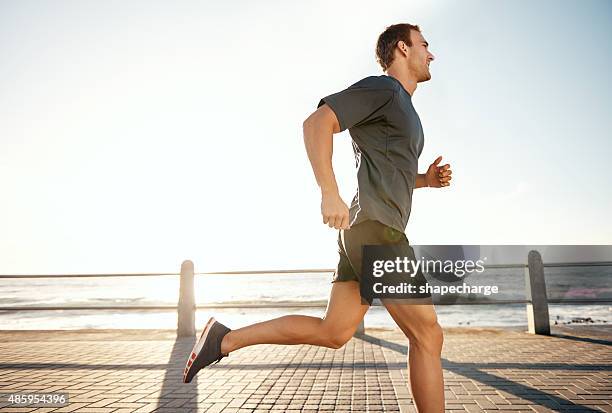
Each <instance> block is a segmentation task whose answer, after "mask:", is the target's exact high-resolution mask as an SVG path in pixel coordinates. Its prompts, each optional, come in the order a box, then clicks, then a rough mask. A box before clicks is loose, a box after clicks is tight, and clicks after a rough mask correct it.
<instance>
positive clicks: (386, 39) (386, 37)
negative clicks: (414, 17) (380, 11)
mask: <svg viewBox="0 0 612 413" xmlns="http://www.w3.org/2000/svg"><path fill="white" fill-rule="evenodd" d="M410 30H416V31H417V32H420V31H421V29H419V26H417V25H413V24H408V23H400V24H394V25H392V26H389V27H387V28H386V29H385V31H384V32H382V33H381V34H380V36H378V41H377V42H376V61H377V62H378V64H379V65H380V66H381V67H382V68H383V70H387V69H388V68H389V66H391V63H393V51H394V50H395V46H396V45H397V42H399V41H400V40H401V41H403V42H404V43H406V44H407V45H408V46H409V47H410V46H412V42H411V41H410Z"/></svg>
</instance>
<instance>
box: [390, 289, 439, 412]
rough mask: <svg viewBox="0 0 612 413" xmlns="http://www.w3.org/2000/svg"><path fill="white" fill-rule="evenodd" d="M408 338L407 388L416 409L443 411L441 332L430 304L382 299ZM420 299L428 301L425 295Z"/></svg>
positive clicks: (421, 410) (420, 410)
mask: <svg viewBox="0 0 612 413" xmlns="http://www.w3.org/2000/svg"><path fill="white" fill-rule="evenodd" d="M382 302H383V304H384V305H385V307H386V308H387V311H389V314H390V315H391V317H393V320H395V322H396V323H397V325H398V326H399V327H400V329H401V330H402V331H403V332H404V334H405V335H406V337H408V340H409V352H408V364H409V368H408V369H409V373H410V374H409V377H410V389H411V392H412V397H413V398H414V403H415V404H416V407H417V410H418V411H419V412H424V413H443V412H444V376H443V374H442V361H441V353H442V345H443V343H444V335H443V332H442V327H440V325H439V324H438V318H437V315H436V311H435V309H434V306H433V304H398V303H390V302H388V301H387V302H385V300H384V299H383V300H382ZM424 302H431V301H430V299H426V300H425V301H424Z"/></svg>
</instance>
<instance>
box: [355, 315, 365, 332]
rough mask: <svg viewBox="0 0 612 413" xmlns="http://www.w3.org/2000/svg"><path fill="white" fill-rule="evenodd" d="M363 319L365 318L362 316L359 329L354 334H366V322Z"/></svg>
mask: <svg viewBox="0 0 612 413" xmlns="http://www.w3.org/2000/svg"><path fill="white" fill-rule="evenodd" d="M364 318H365V317H364ZM363 320H364V319H363V318H362V319H361V322H360V323H359V326H357V331H355V334H354V336H356V335H358V334H365V324H364V323H363Z"/></svg>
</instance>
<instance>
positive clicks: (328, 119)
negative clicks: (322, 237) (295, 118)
mask: <svg viewBox="0 0 612 413" xmlns="http://www.w3.org/2000/svg"><path fill="white" fill-rule="evenodd" d="M303 130H304V145H305V146H306V153H307V154H308V159H309V160H310V164H311V165H312V169H313V171H314V174H315V178H316V180H317V184H318V185H319V187H320V188H321V214H322V215H323V223H324V224H327V225H328V226H329V227H330V228H336V229H347V228H348V220H349V211H348V207H347V205H346V204H345V203H344V201H343V200H342V198H341V197H340V194H339V191H338V184H337V182H336V177H335V175H334V170H333V167H332V155H333V137H334V134H335V133H338V132H340V124H339V122H338V118H337V117H336V114H335V113H334V111H333V110H331V108H330V107H329V106H328V105H323V106H321V107H319V108H318V109H317V110H316V111H315V112H313V113H312V114H311V115H310V116H309V117H308V118H307V119H306V120H305V121H304V124H303Z"/></svg>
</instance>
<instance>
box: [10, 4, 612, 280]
mask: <svg viewBox="0 0 612 413" xmlns="http://www.w3.org/2000/svg"><path fill="white" fill-rule="evenodd" d="M237 3H240V4H237ZM611 20H612V5H611V4H610V2H607V1H605V0H602V1H584V2H576V1H574V2H569V1H566V2H558V1H554V2H552V1H551V2H544V1H539V2H532V1H513V2H488V1H461V2H456V1H429V0H428V1H422V2H415V1H411V2H407V1H394V2H390V1H376V2H373V1H369V2H357V1H342V2H341V1H334V2H329V1H316V2H314V1H313V2H286V1H285V2H283V1H276V2H273V1H267V2H260V1H258V2H250V1H242V2H236V1H235V2H214V3H213V2H201V1H200V2H196V1H193V2H187V1H179V2H161V1H159V2H151V1H130V2H123V1H104V2H102V1H100V2H78V1H71V2H68V1H55V2H34V1H29V2H23V1H17V0H15V1H3V2H2V3H0V56H2V61H1V63H0V194H1V202H0V273H2V274H9V273H24V274H27V273H74V272H79V273H80V272H141V271H142V272H145V271H172V272H174V271H178V269H179V266H180V263H181V261H182V260H184V259H191V260H193V261H194V263H195V266H196V271H213V270H233V269H268V268H331V267H334V266H335V265H336V262H337V251H336V237H337V231H336V230H333V229H330V228H329V227H327V226H326V225H323V224H322V221H321V215H320V194H319V192H318V187H317V185H316V181H315V178H314V174H313V172H312V169H311V166H310V163H309V161H308V158H307V156H306V151H305V149H304V144H303V140H302V129H301V127H302V121H303V120H304V119H305V118H306V117H307V116H308V115H309V114H310V113H311V112H312V111H313V110H314V109H315V108H316V105H317V103H318V101H319V99H320V98H321V97H323V96H326V95H328V94H331V93H334V92H337V91H340V90H342V89H344V88H345V87H347V86H349V85H350V84H352V83H354V82H356V81H357V80H359V79H361V78H363V77H365V76H368V75H373V74H374V75H379V74H382V71H381V69H380V68H379V67H378V66H377V64H376V62H375V59H374V45H375V42H376V38H377V36H378V34H379V33H380V32H382V31H383V30H384V28H385V27H386V26H388V25H390V24H394V23H399V22H408V23H414V24H419V25H420V26H421V28H422V32H423V34H424V36H425V38H426V39H427V40H428V41H429V43H430V50H431V51H432V53H433V54H434V55H435V56H436V60H435V61H434V62H433V63H432V65H431V73H432V80H431V81H429V82H427V83H422V84H420V85H419V87H418V88H417V90H416V93H415V96H414V99H413V102H414V105H415V108H416V110H417V112H418V113H419V115H420V117H421V121H422V123H423V125H424V129H425V147H424V150H423V153H422V155H421V158H420V160H419V162H420V165H419V170H420V172H424V171H425V170H426V168H427V166H428V165H429V164H430V163H431V162H432V161H433V160H434V159H435V158H436V157H437V156H438V155H442V156H443V160H442V162H443V163H447V162H448V163H450V164H451V167H452V170H453V180H452V184H451V186H450V187H448V188H443V189H418V190H416V191H415V198H414V204H413V209H412V214H411V217H410V221H409V223H408V227H407V235H408V239H409V240H410V242H411V243H412V244H414V245H419V244H421V245H423V244H611V243H612V220H610V215H609V214H610V211H612V187H611V185H610V182H611V180H610V171H609V165H608V163H607V161H608V159H609V157H610V154H612V140H611V135H610V131H611V130H612V117H611V116H610V109H611V108H612V88H611V87H610V78H609V70H610V67H611V66H612V64H611V63H612V62H611V60H612V53H611V52H612V50H611V49H612V44H611V43H610V41H609V40H610V39H611V38H612V25H611V23H612V22H611ZM334 170H335V173H336V176H337V179H338V183H339V186H340V190H341V195H342V196H343V197H344V199H345V201H346V202H347V203H349V202H350V200H351V198H352V196H353V193H354V191H355V188H356V182H355V170H354V161H353V153H352V148H351V145H350V136H349V135H348V132H344V133H342V134H339V135H336V136H335V138H334Z"/></svg>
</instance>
